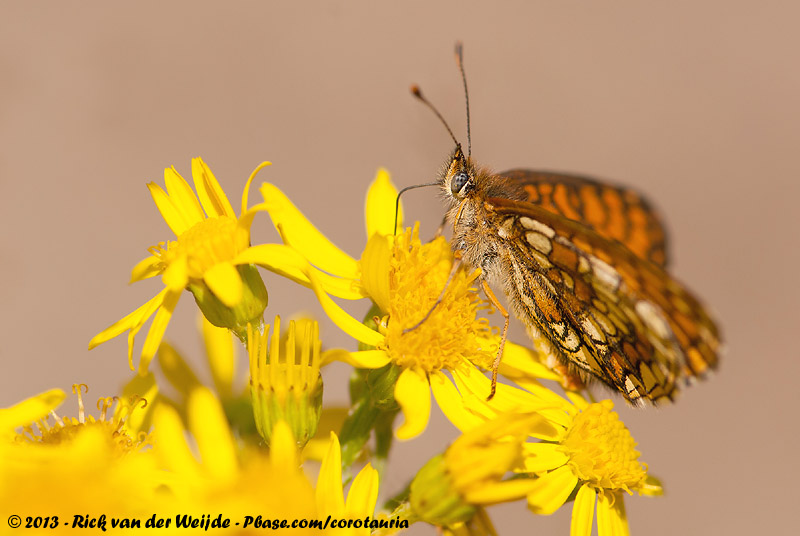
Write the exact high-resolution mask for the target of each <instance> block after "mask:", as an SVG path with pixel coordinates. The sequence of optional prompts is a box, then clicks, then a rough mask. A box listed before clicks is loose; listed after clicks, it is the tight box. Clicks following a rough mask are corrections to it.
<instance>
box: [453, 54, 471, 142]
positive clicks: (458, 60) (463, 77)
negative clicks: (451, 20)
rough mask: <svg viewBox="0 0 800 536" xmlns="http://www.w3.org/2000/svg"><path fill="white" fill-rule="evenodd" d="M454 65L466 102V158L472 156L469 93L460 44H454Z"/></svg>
mask: <svg viewBox="0 0 800 536" xmlns="http://www.w3.org/2000/svg"><path fill="white" fill-rule="evenodd" d="M456 63H457V64H458V70H459V71H461V81H462V82H464V98H465V99H466V101H467V156H468V157H470V156H472V132H471V131H470V128H469V91H467V75H466V73H465V72H464V46H463V45H462V44H461V42H460V41H459V42H457V43H456Z"/></svg>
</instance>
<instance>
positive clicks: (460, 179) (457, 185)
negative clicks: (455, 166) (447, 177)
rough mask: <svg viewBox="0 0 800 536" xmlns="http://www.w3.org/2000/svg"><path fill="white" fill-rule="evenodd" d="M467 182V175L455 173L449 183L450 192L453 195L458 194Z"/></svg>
mask: <svg viewBox="0 0 800 536" xmlns="http://www.w3.org/2000/svg"><path fill="white" fill-rule="evenodd" d="M468 180H469V177H467V174H466V173H464V172H463V171H462V172H460V173H456V174H455V176H454V177H453V180H452V181H451V182H450V191H452V192H453V194H457V193H459V192H460V191H461V189H462V188H463V187H464V185H465V184H467V181H468Z"/></svg>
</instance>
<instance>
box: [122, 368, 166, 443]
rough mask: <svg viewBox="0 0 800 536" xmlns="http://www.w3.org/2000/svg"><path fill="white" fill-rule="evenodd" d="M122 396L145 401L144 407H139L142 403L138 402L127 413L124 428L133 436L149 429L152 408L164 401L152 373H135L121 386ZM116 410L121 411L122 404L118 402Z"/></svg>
mask: <svg viewBox="0 0 800 536" xmlns="http://www.w3.org/2000/svg"><path fill="white" fill-rule="evenodd" d="M122 397H123V399H125V400H130V399H132V398H140V399H144V400H145V401H146V402H147V403H146V405H145V406H144V407H141V404H142V403H141V402H139V407H138V408H137V409H136V411H133V412H130V413H128V415H127V420H126V421H125V428H127V429H128V430H129V431H130V432H132V433H133V434H132V435H134V436H135V435H136V434H138V433H139V432H147V431H148V430H150V425H151V424H152V417H153V410H154V409H155V408H156V407H157V406H160V405H161V404H163V403H164V402H163V400H162V399H163V395H161V394H160V393H159V392H158V384H157V383H156V377H155V376H154V375H153V373H152V372H150V373H148V374H147V376H139V375H138V374H135V375H134V376H133V378H131V379H130V381H128V382H127V383H126V384H125V386H124V387H123V388H122ZM117 410H118V411H120V412H122V411H123V406H121V405H119V404H118V405H117Z"/></svg>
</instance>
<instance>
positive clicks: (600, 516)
mask: <svg viewBox="0 0 800 536" xmlns="http://www.w3.org/2000/svg"><path fill="white" fill-rule="evenodd" d="M597 534H598V536H629V534H630V531H629V529H628V518H627V516H626V515H625V500H624V498H623V496H622V493H615V494H613V495H612V494H608V493H602V494H600V495H598V496H597Z"/></svg>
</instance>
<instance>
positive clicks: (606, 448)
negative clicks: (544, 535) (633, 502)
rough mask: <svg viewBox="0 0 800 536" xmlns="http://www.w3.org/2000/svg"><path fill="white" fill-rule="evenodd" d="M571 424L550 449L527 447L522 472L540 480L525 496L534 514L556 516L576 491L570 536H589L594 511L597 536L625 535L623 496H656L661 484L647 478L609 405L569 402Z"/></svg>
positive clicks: (546, 445)
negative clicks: (570, 405)
mask: <svg viewBox="0 0 800 536" xmlns="http://www.w3.org/2000/svg"><path fill="white" fill-rule="evenodd" d="M574 398H575V400H576V402H577V406H572V408H574V409H571V410H570V411H569V413H570V417H571V418H570V420H569V422H568V423H567V425H566V426H564V427H563V428H561V429H559V430H558V433H557V434H556V435H555V436H553V437H552V440H554V441H555V442H553V443H535V444H529V445H528V451H527V453H526V463H525V465H526V469H527V470H528V471H529V472H532V473H536V474H538V475H539V479H538V480H537V481H536V487H535V488H534V489H533V490H532V492H531V494H530V495H528V505H529V507H530V508H531V510H532V511H534V512H535V513H538V514H545V515H546V514H550V513H552V512H555V511H556V510H557V509H558V508H559V507H561V505H562V504H564V502H565V501H566V500H567V499H568V498H569V496H570V495H571V494H572V493H573V492H574V491H575V490H576V489H577V495H576V496H575V504H574V506H573V507H572V529H571V534H572V536H583V535H589V534H591V530H592V521H593V520H594V512H595V503H596V505H597V526H598V533H599V535H600V536H612V535H617V534H627V533H628V520H627V517H626V515H625V502H624V500H623V492H627V493H628V494H631V493H632V492H633V491H636V492H638V493H639V494H640V495H661V494H662V493H663V490H662V488H661V484H660V483H659V482H658V481H657V480H656V479H655V478H653V477H648V475H647V466H645V465H643V464H642V463H641V462H639V455H640V454H639V452H638V451H636V450H635V448H634V447H635V446H636V443H635V442H634V440H633V437H631V434H630V432H629V431H628V429H627V428H626V427H625V425H624V424H623V423H622V421H620V420H619V416H618V415H617V413H616V412H614V411H612V408H613V407H614V404H613V403H612V402H611V401H610V400H603V401H602V402H599V403H594V404H588V403H586V402H585V401H582V400H581V399H580V398H579V397H574Z"/></svg>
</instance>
